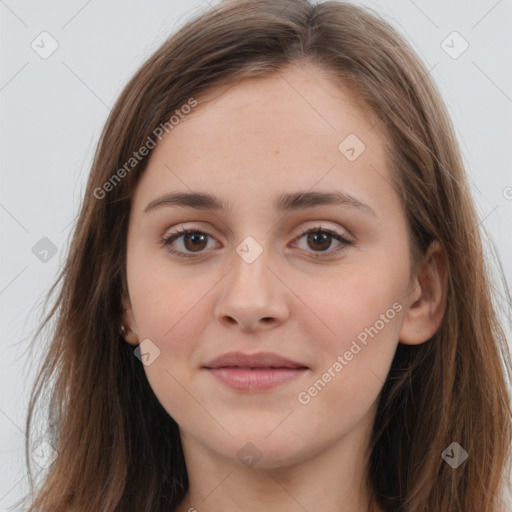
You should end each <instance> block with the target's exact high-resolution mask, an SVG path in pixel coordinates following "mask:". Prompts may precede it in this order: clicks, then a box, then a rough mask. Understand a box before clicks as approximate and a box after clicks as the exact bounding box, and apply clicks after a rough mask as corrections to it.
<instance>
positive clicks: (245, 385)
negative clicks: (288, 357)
mask: <svg viewBox="0 0 512 512" xmlns="http://www.w3.org/2000/svg"><path fill="white" fill-rule="evenodd" d="M208 371H209V372H210V373H211V374H212V375H213V376H214V377H215V378H216V379H217V380H219V381H220V382H222V383H223V384H224V385H226V386H228V387H230V388H232V389H236V390H238V391H262V390H265V389H271V388H273V387H275V386H278V385H279V384H284V383H285V382H289V381H291V380H294V379H298V378H299V377H301V376H302V375H304V373H305V372H306V371H307V369H306V368H254V369H249V368H208Z"/></svg>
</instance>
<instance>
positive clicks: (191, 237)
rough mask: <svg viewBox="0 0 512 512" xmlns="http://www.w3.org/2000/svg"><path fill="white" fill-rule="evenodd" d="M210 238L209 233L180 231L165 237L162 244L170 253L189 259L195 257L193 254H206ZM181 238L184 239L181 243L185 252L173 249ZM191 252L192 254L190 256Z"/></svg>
mask: <svg viewBox="0 0 512 512" xmlns="http://www.w3.org/2000/svg"><path fill="white" fill-rule="evenodd" d="M209 237H210V235H209V234H208V233H205V232H204V231H200V230H199V229H193V228H190V229H183V230H180V231H179V232H177V233H174V234H171V235H169V236H167V237H165V238H164V239H163V240H162V243H163V245H164V246H165V247H166V248H167V250H168V251H169V252H170V253H172V254H176V255H177V256H181V257H184V258H189V257H193V256H194V254H193V253H201V252H204V251H203V249H205V248H206V246H207V243H208V238H209ZM180 238H183V240H180V242H181V243H182V246H183V247H184V249H185V250H183V249H179V250H176V249H174V248H173V247H172V245H173V243H174V242H175V241H176V240H179V239H180ZM189 251H190V253H192V254H190V253H189Z"/></svg>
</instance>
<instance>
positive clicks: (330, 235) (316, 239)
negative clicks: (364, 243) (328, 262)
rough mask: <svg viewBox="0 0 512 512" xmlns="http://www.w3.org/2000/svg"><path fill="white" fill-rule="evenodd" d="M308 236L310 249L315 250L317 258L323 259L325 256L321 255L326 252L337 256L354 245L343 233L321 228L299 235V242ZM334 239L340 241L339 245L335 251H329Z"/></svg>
mask: <svg viewBox="0 0 512 512" xmlns="http://www.w3.org/2000/svg"><path fill="white" fill-rule="evenodd" d="M306 235H307V238H306V244H307V245H308V246H309V247H311V248H313V249H315V250H314V251H313V253H314V255H315V256H317V257H322V256H323V254H321V253H325V252H327V254H328V255H332V254H337V253H339V252H341V251H343V250H345V249H346V248H347V246H349V245H352V243H353V242H351V241H350V240H348V239H347V238H345V237H344V236H343V235H342V234H341V233H338V232H336V231H331V230H330V229H325V228H322V227H321V226H315V227H313V228H309V229H306V230H305V231H303V232H302V233H301V234H300V235H299V237H298V238H297V240H300V239H301V238H303V237H305V236H306ZM333 239H334V240H336V241H338V242H339V245H337V246H336V248H335V249H334V250H331V251H327V250H328V249H329V247H330V246H331V244H332V240H333Z"/></svg>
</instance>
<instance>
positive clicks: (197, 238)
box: [183, 231, 208, 251]
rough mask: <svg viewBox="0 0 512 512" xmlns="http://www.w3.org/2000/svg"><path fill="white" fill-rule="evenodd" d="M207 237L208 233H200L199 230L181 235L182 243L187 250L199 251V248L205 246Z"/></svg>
mask: <svg viewBox="0 0 512 512" xmlns="http://www.w3.org/2000/svg"><path fill="white" fill-rule="evenodd" d="M207 237H208V235H207V234H206V233H201V232H200V231H194V232H192V233H187V234H186V235H184V237H183V245H184V246H185V248H186V249H187V251H200V250H201V249H204V248H205V247H206V245H207V241H206V238H207Z"/></svg>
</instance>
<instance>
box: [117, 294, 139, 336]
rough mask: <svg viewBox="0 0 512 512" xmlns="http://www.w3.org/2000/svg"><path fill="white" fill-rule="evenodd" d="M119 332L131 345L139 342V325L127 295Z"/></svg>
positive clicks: (124, 300) (124, 299)
mask: <svg viewBox="0 0 512 512" xmlns="http://www.w3.org/2000/svg"><path fill="white" fill-rule="evenodd" d="M119 333H120V334H121V336H122V337H123V338H124V339H125V341H126V342H127V343H129V344H130V345H138V344H139V336H138V334H137V325H136V322H135V318H134V316H133V311H132V307H131V304H130V302H129V300H128V299H126V298H125V297H123V314H122V316H121V320H120V324H119Z"/></svg>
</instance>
